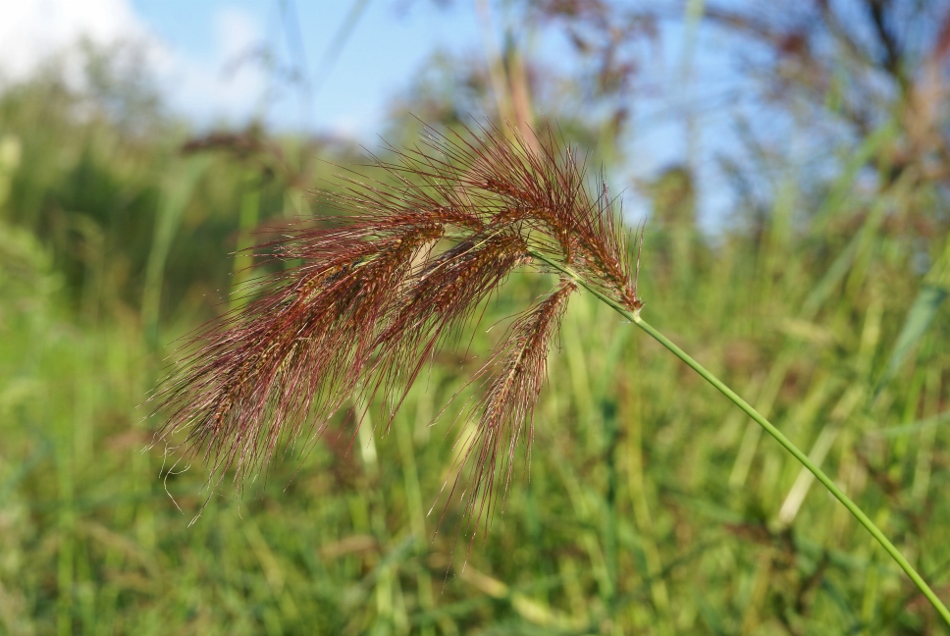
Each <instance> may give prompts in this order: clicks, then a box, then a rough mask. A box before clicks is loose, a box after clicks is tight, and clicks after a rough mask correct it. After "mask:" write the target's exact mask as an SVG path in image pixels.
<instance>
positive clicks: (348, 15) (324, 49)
mask: <svg viewBox="0 0 950 636" xmlns="http://www.w3.org/2000/svg"><path fill="white" fill-rule="evenodd" d="M131 4H132V6H133V8H134V10H135V12H136V14H137V15H138V16H139V17H140V18H141V19H142V21H143V22H145V23H146V24H147V25H148V26H149V28H150V29H152V30H153V31H154V32H155V33H156V34H157V35H158V36H159V37H160V38H161V39H162V40H163V41H164V42H166V43H167V44H169V45H170V46H171V47H172V48H174V49H175V50H177V51H181V52H182V54H183V55H185V56H186V57H189V58H193V59H196V60H205V61H211V60H218V61H219V62H224V64H223V66H225V67H227V66H228V62H231V61H234V59H232V60H225V59H224V57H225V56H224V55H222V47H225V48H226V47H227V44H224V43H222V42H221V41H220V39H221V38H227V37H229V36H228V35H227V34H225V33H223V32H222V30H223V29H228V28H230V29H232V33H231V34H230V37H235V38H247V40H249V41H247V42H246V48H245V50H246V51H251V50H255V49H256V50H261V47H266V48H267V49H269V50H270V52H271V53H272V54H273V55H274V56H275V57H276V60H277V64H278V65H279V66H282V67H284V68H286V69H289V68H294V70H296V71H298V72H301V73H303V74H305V75H309V78H308V79H309V82H310V84H311V86H312V88H311V92H312V98H311V99H310V100H307V99H305V98H304V97H303V95H305V94H306V93H305V92H304V91H302V90H301V88H300V86H299V85H297V86H292V85H289V84H288V83H287V82H286V81H281V80H279V79H277V75H276V74H273V75H270V76H269V77H268V74H267V73H266V72H262V71H263V69H262V64H261V63H260V62H259V61H258V62H256V63H255V62H252V61H246V62H245V63H244V64H243V65H241V66H240V68H238V69H237V70H236V71H235V73H236V74H241V73H250V74H253V75H256V76H258V77H259V78H260V79H259V80H258V81H259V82H260V84H261V86H260V88H261V89H262V91H263V93H264V94H263V95H261V94H258V95H248V96H247V103H246V104H244V105H241V106H237V105H236V107H235V111H236V112H235V113H234V115H237V116H240V115H242V114H244V113H245V112H247V110H248V109H251V110H255V111H259V110H260V109H261V108H266V111H267V113H266V114H267V119H268V121H270V122H271V123H273V124H275V125H276V126H278V127H285V126H287V127H297V126H300V125H304V126H305V127H307V128H315V129H330V130H337V131H341V132H347V133H355V134H357V135H359V136H361V137H365V136H367V135H372V134H374V133H375V131H378V130H379V129H380V128H381V125H382V119H383V116H384V113H385V107H386V104H387V103H388V102H389V101H390V100H391V99H392V97H393V96H394V95H396V94H397V92H398V91H400V90H403V89H405V87H406V86H407V85H408V84H409V82H410V80H411V76H412V74H413V73H414V72H415V71H416V70H417V69H418V68H420V66H421V65H422V64H423V61H424V60H425V59H426V58H427V57H428V56H429V55H431V54H432V53H433V52H434V51H435V50H437V49H442V50H452V51H455V52H461V51H469V50H470V51H472V52H476V53H477V52H478V51H479V48H478V47H479V34H478V31H477V27H476V22H475V19H474V16H473V15H472V14H471V10H470V7H471V4H470V3H462V4H461V5H457V6H455V7H453V8H450V9H439V8H437V7H435V6H434V5H433V4H431V3H429V2H415V3H412V5H411V6H408V7H407V8H405V9H403V10H400V7H399V6H398V4H397V3H394V2H391V1H390V0H376V1H373V0H363V1H361V0H349V1H344V2H331V1H312V0H311V1H306V0H297V1H296V2H280V1H279V0H240V1H233V0H232V1H228V2H222V1H208V2H194V1H188V0H171V1H169V0H132V3H131ZM288 15H290V16H295V17H296V19H291V20H288V19H286V18H287V16H288ZM229 20H230V21H231V22H232V25H231V26H230V27H229V26H227V24H226V23H227V22H228V21H229ZM242 21H245V22H246V24H242ZM347 24H350V25H351V27H352V28H351V29H350V30H349V31H348V34H347V30H346V25H347ZM251 27H253V28H251ZM242 29H246V30H244V31H241V30H242ZM239 31H240V32H239ZM341 42H342V45H340V44H339V43H341ZM228 53H229V54H231V55H232V58H234V56H233V53H234V51H233V49H232V50H230V51H228ZM301 53H302V55H301ZM236 57H237V59H240V58H241V56H240V55H238V56H236ZM301 58H302V59H301ZM245 59H247V58H245ZM221 72H222V74H224V69H222V71H221ZM308 101H309V103H308ZM264 103H266V106H262V104H264ZM184 107H185V108H188V105H184ZM198 110H199V112H200V114H201V115H206V114H208V113H209V111H208V110H205V109H201V108H199V109H198ZM258 114H259V113H258Z"/></svg>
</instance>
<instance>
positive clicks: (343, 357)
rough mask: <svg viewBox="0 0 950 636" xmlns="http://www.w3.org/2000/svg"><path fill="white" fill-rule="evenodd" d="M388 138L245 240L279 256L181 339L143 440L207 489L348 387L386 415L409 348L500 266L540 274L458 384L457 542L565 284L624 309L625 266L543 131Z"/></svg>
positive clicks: (620, 244)
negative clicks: (522, 304) (332, 183)
mask: <svg viewBox="0 0 950 636" xmlns="http://www.w3.org/2000/svg"><path fill="white" fill-rule="evenodd" d="M391 150H393V153H394V157H395V159H394V160H393V161H382V160H380V159H378V158H376V157H373V158H372V160H373V165H374V166H375V167H377V168H381V169H382V170H383V172H384V173H385V177H383V178H381V179H378V180H366V179H365V178H363V177H360V176H358V175H357V176H351V177H347V178H345V183H346V187H345V189H344V190H343V191H342V193H337V194H328V195H326V196H328V197H329V198H330V200H331V203H332V204H333V205H334V206H335V207H336V208H338V209H339V210H340V212H341V213H342V214H341V215H340V216H337V217H332V218H324V219H314V220H311V221H307V222H304V223H302V224H301V225H299V226H297V227H295V228H294V229H292V230H291V231H290V232H288V233H286V235H285V236H284V237H283V238H282V239H280V240H278V241H274V242H272V243H269V244H266V245H264V246H260V247H261V248H263V251H264V252H266V253H268V254H269V255H268V256H266V258H271V259H276V260H278V261H282V264H283V266H284V269H283V270H282V271H281V273H280V274H277V275H274V276H272V277H269V278H265V279H262V280H258V281H257V282H255V283H253V284H252V285H251V286H250V287H249V288H248V289H247V290H246V291H247V292H248V294H249V297H251V300H250V301H249V302H248V303H247V304H245V305H244V306H243V307H240V308H238V309H235V310H233V311H231V312H230V313H228V314H227V315H225V316H224V317H223V318H221V319H220V320H218V321H215V322H213V323H210V324H209V325H207V326H205V327H204V328H202V330H200V331H199V332H198V333H197V334H196V335H195V336H194V337H193V338H192V339H191V340H190V341H189V342H188V344H187V351H188V354H187V355H186V357H185V358H184V359H183V360H182V361H181V362H180V363H178V365H177V366H175V367H174V368H173V369H172V371H171V372H170V374H169V375H168V377H166V379H165V380H164V381H163V382H162V384H161V385H160V386H159V389H158V391H157V393H156V396H155V397H156V399H157V401H158V403H159V407H158V409H157V410H159V411H161V412H163V413H165V414H167V420H166V421H165V424H164V425H163V426H162V427H161V428H160V429H159V430H158V431H157V432H156V435H155V442H164V443H165V444H166V445H167V446H168V448H169V449H170V450H171V451H176V450H180V451H182V452H183V453H185V454H192V455H198V456H201V457H202V459H203V461H204V462H205V463H206V464H207V465H208V467H209V470H210V477H209V484H210V490H211V491H213V490H214V488H215V487H216V486H217V485H219V484H220V482H221V480H222V479H223V478H224V476H225V474H226V473H227V472H228V471H233V479H234V481H235V482H236V483H238V484H241V483H243V482H244V481H245V480H246V479H247V478H248V477H251V476H254V475H257V474H260V473H262V472H266V469H267V466H268V465H269V463H270V462H271V460H272V458H273V456H274V454H275V453H276V452H277V451H278V449H279V448H281V447H283V446H285V447H286V448H288V449H290V448H294V447H295V446H296V445H297V444H299V443H301V442H302V443H304V444H306V443H308V442H312V441H313V440H315V439H316V438H317V437H319V435H320V434H321V433H322V432H323V430H324V429H325V427H326V426H327V424H328V422H329V421H330V419H331V417H332V416H333V415H334V414H335V413H336V412H337V411H338V410H339V409H340V408H341V407H343V406H345V405H347V404H351V403H352V402H353V400H358V401H359V403H363V404H373V403H374V401H375V402H376V403H382V404H383V407H382V408H383V409H384V418H383V421H386V422H387V425H386V427H387V428H388V424H389V423H391V422H392V417H393V415H394V414H395V412H396V410H397V409H398V408H399V405H400V404H401V402H402V400H403V399H404V398H405V396H406V393H407V392H408V390H409V387H410V386H411V385H412V383H413V381H414V380H415V379H416V377H417V376H418V375H419V373H420V371H421V370H422V369H423V368H424V367H425V365H426V362H427V361H429V360H431V359H432V358H433V356H434V354H435V353H436V351H437V350H438V349H439V348H440V347H442V346H445V345H449V344H451V343H453V342H454V341H455V340H456V339H457V337H458V335H459V331H460V329H462V328H463V327H465V326H466V325H467V324H470V322H471V321H470V320H469V318H471V317H472V316H473V314H475V313H476V312H477V310H478V307H479V306H480V305H481V304H482V302H483V301H485V300H486V299H488V298H489V297H490V296H491V295H492V294H493V293H494V292H496V290H498V288H499V287H500V286H501V285H502V284H503V283H504V282H505V280H506V279H507V277H508V275H509V274H510V273H512V272H513V271H515V270H516V269H519V268H532V269H533V270H535V271H542V272H548V273H553V274H555V275H556V276H558V280H557V282H556V284H555V285H554V287H553V289H552V290H551V291H550V293H549V294H547V295H546V296H545V297H543V298H541V299H539V300H537V301H536V302H535V303H534V304H533V305H531V306H529V307H527V308H526V309H525V310H524V311H523V312H522V313H521V314H520V315H519V316H517V317H516V318H515V320H514V321H513V322H512V324H511V326H510V327H509V328H508V330H507V333H506V336H505V338H504V339H503V340H502V342H501V343H500V344H499V345H498V346H497V347H496V350H495V351H494V352H493V354H492V355H491V356H490V357H489V359H488V361H487V362H486V363H485V364H484V365H483V366H482V367H481V369H480V370H479V371H477V372H476V374H475V375H474V377H473V378H472V380H471V381H472V382H476V381H477V382H478V383H479V385H480V386H481V387H482V388H483V389H484V390H483V393H482V395H481V396H480V398H478V399H477V400H475V406H474V408H473V409H472V410H473V413H472V416H473V417H474V418H475V419H476V421H477V426H476V428H475V429H474V432H473V433H472V434H471V435H470V436H469V437H468V438H467V439H463V440H460V443H461V448H460V450H459V463H458V472H457V476H456V479H455V481H454V483H453V485H452V488H451V489H450V497H449V499H450V500H451V497H452V494H454V493H455V492H456V491H460V492H461V493H462V494H461V495H460V496H461V499H462V503H463V506H464V508H465V510H466V517H465V518H466V519H467V521H468V523H469V524H470V527H469V528H468V529H470V530H471V531H472V532H473V538H474V531H475V530H476V529H477V527H478V526H479V523H480V522H484V525H485V526H487V525H488V523H489V521H490V519H491V516H492V514H491V513H492V506H493V502H494V501H495V500H496V497H495V495H497V494H498V492H497V491H498V487H499V486H501V490H502V493H506V492H507V489H508V486H509V484H510V481H511V477H512V473H513V466H514V463H515V459H516V453H517V451H518V448H519V446H520V447H523V448H524V452H525V455H526V456H530V447H531V441H532V438H533V426H534V421H533V412H534V405H535V403H536V401H537V398H538V395H539V394H540V392H541V388H542V385H543V383H544V380H545V377H546V371H547V357H548V353H549V350H550V348H551V344H552V341H553V340H554V338H555V336H556V333H557V330H558V327H559V323H560V319H561V317H562V315H563V313H564V310H565V307H566V306H567V302H568V300H569V298H570V296H571V295H572V293H573V292H575V291H576V290H577V284H576V282H575V280H576V279H582V280H583V281H584V283H586V285H585V286H588V287H590V286H592V287H593V288H595V289H597V290H598V291H600V292H601V293H602V294H604V295H606V296H608V297H609V298H611V299H612V300H613V301H614V302H616V303H617V304H619V305H620V306H622V307H623V308H625V309H627V310H629V311H632V312H639V310H640V308H641V307H642V304H643V303H642V301H641V300H640V298H639V297H638V295H637V285H636V274H635V272H636V268H634V267H633V263H632V262H631V261H632V258H631V256H630V251H629V250H628V248H627V245H626V240H627V230H626V229H625V228H624V226H623V224H622V222H621V220H620V219H619V218H618V216H617V214H616V213H615V212H614V211H613V210H612V208H611V201H610V200H609V198H608V196H607V190H606V188H605V187H601V188H600V189H599V194H598V195H597V196H593V195H591V194H590V191H589V190H588V188H587V183H586V179H587V177H586V175H585V164H584V162H583V161H581V160H579V159H578V157H577V154H576V152H575V151H574V150H572V149H570V148H563V149H562V144H560V143H559V141H558V139H557V137H556V136H555V135H554V134H553V133H550V132H548V133H547V134H544V135H534V136H533V137H532V138H531V139H530V140H529V139H526V138H525V137H523V136H522V135H521V134H520V133H518V132H517V131H516V130H514V129H499V128H495V127H480V128H478V129H477V130H472V129H466V130H465V131H463V132H461V133H444V134H443V133H439V132H437V131H435V130H433V129H431V128H427V129H426V136H425V140H424V142H423V143H422V144H421V145H420V146H417V147H414V148H412V149H407V150H402V151H397V150H395V149H391ZM555 265H556V266H555ZM360 419H361V418H359V417H357V426H358V425H359V424H358V422H359V420H360ZM182 438H184V439H183V441H182ZM172 440H178V441H174V442H173V441H172Z"/></svg>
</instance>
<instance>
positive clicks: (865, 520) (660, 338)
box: [530, 250, 950, 625]
mask: <svg viewBox="0 0 950 636" xmlns="http://www.w3.org/2000/svg"><path fill="white" fill-rule="evenodd" d="M530 255H531V256H533V257H535V258H537V259H538V260H540V261H543V262H544V263H546V264H548V265H550V266H551V267H553V268H555V269H557V270H558V271H560V272H561V273H563V274H566V275H567V276H569V277H571V278H572V279H573V280H574V281H576V282H577V284H578V285H580V286H581V287H583V288H584V289H586V290H587V291H589V292H590V293H592V294H593V295H594V296H596V297H597V298H598V299H599V300H601V301H603V302H604V303H606V304H607V305H610V307H612V308H613V309H614V310H615V311H617V312H618V313H619V314H620V315H622V316H623V317H624V318H627V319H628V320H630V321H631V322H633V323H634V324H635V325H637V326H638V327H640V329H642V330H644V331H645V332H647V333H648V334H649V335H650V337H652V338H653V339H654V340H656V341H657V342H659V343H660V344H661V345H663V346H664V347H666V348H667V349H668V350H669V351H670V352H671V353H672V354H673V355H675V356H676V357H677V358H679V359H680V360H682V361H683V362H685V363H686V364H687V366H689V367H690V368H692V369H693V371H695V372H696V373H698V374H699V375H701V376H702V377H703V379H704V380H706V381H707V382H709V383H710V384H711V385H713V386H714V387H716V389H717V390H718V391H719V392H720V393H722V394H723V395H725V396H726V397H727V398H729V399H730V400H731V401H732V403H733V404H735V405H736V406H738V407H739V408H740V409H742V410H743V411H744V412H745V413H746V415H748V416H749V417H751V418H752V419H753V420H755V422H756V423H757V424H759V426H761V427H762V428H764V429H765V430H766V432H768V434H769V435H771V436H772V437H774V438H775V440H776V441H777V442H778V443H779V444H781V445H782V446H784V447H785V450H787V451H788V452H789V453H791V454H792V455H793V456H794V457H795V459H797V460H798V461H799V462H801V464H802V465H803V466H804V467H805V468H807V469H808V470H809V471H811V473H812V474H813V475H814V476H815V478H816V479H817V480H818V481H820V482H821V483H822V485H823V486H824V487H825V488H827V489H828V491H829V492H830V493H831V494H832V495H834V496H835V498H836V499H837V500H838V501H840V502H841V503H842V504H843V505H844V507H845V508H847V509H848V511H849V512H850V513H851V514H852V515H854V517H855V518H856V519H857V520H858V521H859V522H860V523H861V525H862V526H864V527H865V529H867V531H868V532H870V533H871V536H872V537H874V538H875V539H877V541H878V543H880V544H881V546H882V547H883V548H884V550H885V551H886V552H887V553H888V554H889V555H891V558H892V559H894V561H896V562H897V564H898V565H899V566H901V569H902V570H904V572H906V573H907V576H909V577H910V579H911V580H912V581H913V582H914V584H915V585H916V586H917V588H918V589H919V590H920V591H921V593H923V595H924V596H926V597H927V600H928V601H930V603H931V604H932V605H933V606H934V608H935V609H936V610H937V612H938V613H939V614H940V616H942V617H943V620H944V621H946V622H947V624H948V625H950V610H948V609H947V607H946V605H944V604H943V602H942V601H941V600H940V599H939V598H938V597H937V595H936V594H935V593H934V591H933V590H932V589H930V586H929V585H927V582H926V581H924V579H923V578H922V577H921V576H920V574H918V573H917V570H915V569H914V566H912V565H911V564H910V562H909V561H908V560H907V559H906V558H904V555H902V554H901V553H900V551H899V550H898V549H897V547H895V546H894V544H893V543H891V541H890V539H888V538H887V537H886V536H885V535H884V533H883V532H881V529H880V528H878V527H877V526H876V525H875V524H874V522H873V521H871V519H870V518H869V517H868V516H867V515H866V514H865V513H864V511H863V510H861V508H859V507H858V505H857V504H856V503H854V502H853V501H852V500H851V499H850V498H849V497H848V496H847V495H846V494H844V491H842V490H841V489H840V488H838V486H836V485H835V483H834V481H832V480H831V478H830V477H828V475H826V474H825V473H824V471H822V470H821V468H819V467H818V466H817V465H816V464H815V463H814V462H812V461H811V460H810V459H809V458H808V456H807V455H806V454H805V453H803V452H802V451H801V450H800V449H799V448H798V447H797V446H795V444H793V443H792V441H791V440H789V439H788V438H787V437H785V435H783V434H782V432H781V431H780V430H778V429H777V428H776V427H775V426H774V425H773V424H772V423H771V422H769V421H768V420H767V419H765V417H764V416H763V415H762V414H761V413H759V412H758V411H756V410H755V409H754V408H753V407H752V405H750V404H749V403H748V402H746V401H745V400H743V399H742V398H741V397H739V395H738V394H737V393H736V392H735V391H733V390H732V389H730V388H729V387H728V386H726V385H725V384H724V383H723V382H722V380H720V379H719V378H717V377H716V376H715V375H713V374H712V373H711V372H710V371H709V370H708V369H706V368H705V367H704V366H703V365H701V364H700V363H699V362H697V361H696V360H694V359H693V358H692V357H690V355H689V354H687V353H686V352H685V351H683V350H682V349H680V348H679V347H678V346H676V344H675V343H673V342H672V341H671V340H669V339H668V338H667V337H666V336H664V335H663V334H662V333H660V332H659V331H657V330H656V329H654V328H653V326H652V325H650V324H649V323H647V322H646V321H645V320H643V318H641V317H640V312H634V311H630V310H629V309H627V308H625V307H623V306H622V305H621V304H620V303H618V302H617V301H615V300H614V299H612V298H610V297H609V296H607V295H606V294H604V293H603V292H602V291H600V290H599V289H597V288H596V287H594V286H593V285H590V284H589V283H588V282H587V281H585V280H584V279H583V278H582V277H581V276H579V275H578V274H577V273H576V272H574V271H573V270H571V269H570V268H568V267H565V266H564V265H562V264H560V263H558V262H557V261H555V260H554V259H552V258H550V257H549V256H547V255H546V254H543V253H542V252H537V251H534V250H531V251H530Z"/></svg>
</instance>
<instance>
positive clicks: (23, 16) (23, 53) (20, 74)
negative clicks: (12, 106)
mask: <svg viewBox="0 0 950 636" xmlns="http://www.w3.org/2000/svg"><path fill="white" fill-rule="evenodd" d="M84 37H85V38H88V39H89V40H90V41H92V42H95V43H96V44H101V45H104V46H108V45H111V44H115V43H117V42H120V41H123V40H141V39H144V38H147V37H148V36H147V31H146V29H145V27H144V26H143V25H142V24H141V23H140V22H139V21H138V19H136V17H135V14H134V12H133V11H132V10H131V8H130V7H129V5H128V3H127V1H126V0H91V1H90V0H86V1H75V0H24V1H20V2H16V1H13V2H3V3H0V66H2V70H3V73H4V75H5V76H7V77H8V78H10V79H14V80H19V79H23V78H24V77H26V76H28V75H29V74H30V73H32V72H33V71H35V70H36V68H37V67H39V66H40V65H41V64H43V63H44V62H45V61H46V60H47V59H49V58H50V57H52V56H55V55H58V54H62V53H63V52H64V51H66V50H68V49H69V48H70V47H72V46H75V45H76V43H78V42H79V41H80V40H81V39H83V38H84Z"/></svg>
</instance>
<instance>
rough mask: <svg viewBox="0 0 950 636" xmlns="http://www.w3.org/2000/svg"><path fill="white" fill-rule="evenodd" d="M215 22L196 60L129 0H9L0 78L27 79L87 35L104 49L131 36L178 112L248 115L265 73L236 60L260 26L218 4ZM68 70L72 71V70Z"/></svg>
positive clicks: (2, 25) (2, 11)
mask: <svg viewBox="0 0 950 636" xmlns="http://www.w3.org/2000/svg"><path fill="white" fill-rule="evenodd" d="M212 26H213V36H212V38H213V41H212V44H213V46H212V53H211V54H210V55H209V56H206V57H203V58H200V59H198V58H195V57H192V56H188V55H186V54H184V53H183V52H181V51H176V50H174V49H173V48H172V47H171V46H170V45H169V44H168V43H166V42H164V41H163V40H162V39H161V38H160V37H159V36H158V35H156V34H155V33H154V32H153V31H152V30H150V29H149V28H148V27H147V25H145V24H144V23H143V22H142V21H141V20H140V19H139V17H138V16H137V15H136V14H135V11H134V9H133V8H132V6H131V4H130V2H129V0H19V1H17V0H12V1H10V0H4V1H2V2H0V77H2V78H5V79H7V80H13V81H19V80H22V79H25V78H27V77H29V75H30V74H31V73H33V72H34V71H36V70H37V69H38V68H39V67H41V66H42V65H43V64H44V63H45V62H47V61H48V60H50V59H51V58H56V57H60V58H62V57H64V54H65V53H68V51H69V50H70V49H71V48H72V47H75V46H76V45H77V43H79V42H80V41H82V40H83V39H85V40H88V41H90V42H92V43H93V44H96V45H100V46H103V47H108V46H111V45H115V44H118V43H122V42H133V43H136V44H138V45H139V46H141V47H142V48H143V50H144V52H145V59H146V60H147V64H148V65H149V66H150V69H149V70H150V71H151V72H152V73H153V75H154V76H155V77H156V79H157V81H158V84H159V89H160V90H161V91H162V93H163V94H164V95H165V96H166V98H167V99H168V100H169V102H170V103H171V105H172V106H173V107H174V108H175V109H176V110H180V111H182V112H184V113H185V114H187V115H189V116H191V117H193V118H195V119H197V120H198V121H203V122H208V121H211V120H214V119H219V118H223V119H228V120H232V121H233V120H244V119H246V118H247V117H248V116H249V115H251V114H253V113H254V108H255V106H256V104H257V103H259V100H260V99H261V97H262V95H263V91H264V89H265V87H266V77H265V75H264V72H263V70H262V68H261V66H260V65H259V64H255V63H253V62H247V63H243V64H240V63H238V62H239V61H240V59H241V56H242V55H245V54H247V53H248V52H249V51H250V50H252V48H253V47H254V46H255V45H256V44H257V43H259V42H260V41H261V39H262V37H261V31H260V29H259V27H258V25H257V23H256V22H255V21H254V18H253V17H252V16H251V15H250V14H248V13H247V12H245V11H242V10H240V9H238V8H235V7H222V8H220V9H218V10H217V11H216V12H215V14H214V24H213V25H212ZM65 57H66V58H68V56H65ZM229 69H230V70H229ZM66 71H67V74H68V75H67V77H69V76H72V74H73V73H72V69H69V68H67V69H66Z"/></svg>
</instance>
